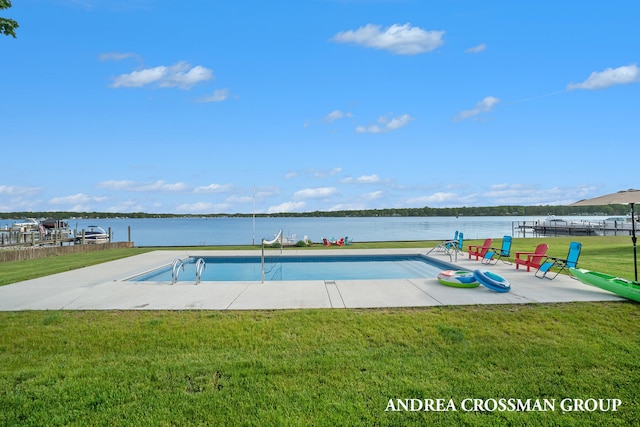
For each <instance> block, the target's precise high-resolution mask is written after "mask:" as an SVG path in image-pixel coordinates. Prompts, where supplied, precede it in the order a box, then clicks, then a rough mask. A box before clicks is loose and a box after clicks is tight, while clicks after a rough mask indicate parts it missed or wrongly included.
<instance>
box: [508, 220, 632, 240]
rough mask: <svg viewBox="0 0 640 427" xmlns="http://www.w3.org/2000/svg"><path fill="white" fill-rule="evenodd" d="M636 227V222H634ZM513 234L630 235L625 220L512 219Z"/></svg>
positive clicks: (630, 225)
mask: <svg viewBox="0 0 640 427" xmlns="http://www.w3.org/2000/svg"><path fill="white" fill-rule="evenodd" d="M636 227H637V224H636ZM512 230H513V232H514V234H518V235H521V236H522V237H527V234H528V235H530V236H630V235H631V234H632V224H631V222H627V221H560V220H556V221H551V222H550V221H514V222H513V223H512Z"/></svg>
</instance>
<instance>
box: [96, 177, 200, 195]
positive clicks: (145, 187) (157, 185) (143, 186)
mask: <svg viewBox="0 0 640 427" xmlns="http://www.w3.org/2000/svg"><path fill="white" fill-rule="evenodd" d="M97 187H98V188H106V189H108V190H114V191H159V192H180V191H187V190H189V186H188V185H187V184H185V183H184V182H176V183H174V184H169V183H166V182H164V181H162V180H158V181H155V182H149V183H138V182H135V181H127V180H123V181H116V180H110V181H102V182H100V183H98V185H97Z"/></svg>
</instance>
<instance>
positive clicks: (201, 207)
mask: <svg viewBox="0 0 640 427" xmlns="http://www.w3.org/2000/svg"><path fill="white" fill-rule="evenodd" d="M228 207H229V206H228V205H227V204H224V203H221V204H216V203H208V202H196V203H184V204H181V205H178V206H176V211H178V212H184V213H213V212H224V211H225V210H226V209H227V208H228Z"/></svg>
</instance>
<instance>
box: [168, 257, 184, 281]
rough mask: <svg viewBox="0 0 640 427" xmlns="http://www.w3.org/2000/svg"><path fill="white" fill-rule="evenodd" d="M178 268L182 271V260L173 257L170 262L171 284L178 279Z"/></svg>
mask: <svg viewBox="0 0 640 427" xmlns="http://www.w3.org/2000/svg"><path fill="white" fill-rule="evenodd" d="M180 268H182V271H184V261H183V260H181V259H180V258H177V259H174V260H173V262H172V263H171V284H172V285H174V284H175V283H176V282H177V281H178V274H179V273H180Z"/></svg>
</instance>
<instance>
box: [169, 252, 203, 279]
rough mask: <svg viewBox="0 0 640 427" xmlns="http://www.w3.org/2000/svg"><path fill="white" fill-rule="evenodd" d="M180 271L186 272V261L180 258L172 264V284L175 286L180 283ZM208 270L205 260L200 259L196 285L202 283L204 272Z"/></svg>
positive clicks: (197, 265) (197, 267)
mask: <svg viewBox="0 0 640 427" xmlns="http://www.w3.org/2000/svg"><path fill="white" fill-rule="evenodd" d="M180 269H182V271H184V261H183V260H181V259H180V258H177V259H175V260H173V262H172V263H171V284H172V285H175V283H176V282H177V281H178V275H179V274H180ZM206 269H207V263H206V262H204V259H202V258H198V261H196V285H197V284H198V283H200V280H201V279H202V272H203V271H204V270H206Z"/></svg>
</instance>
